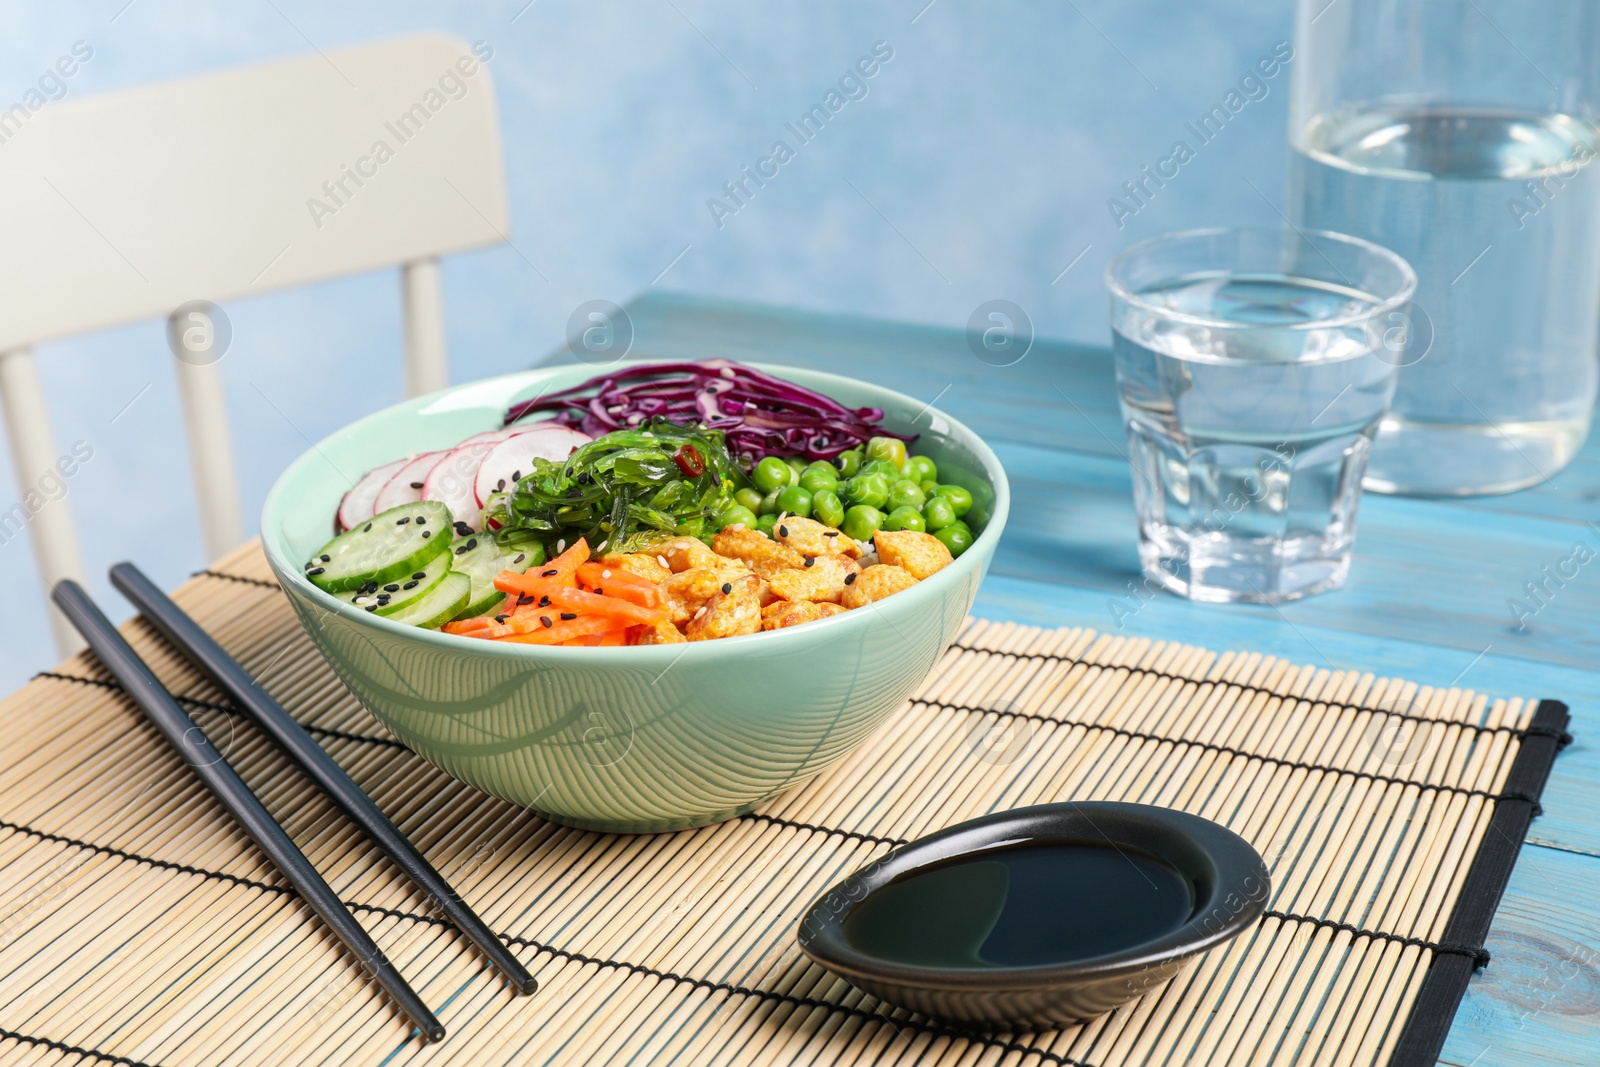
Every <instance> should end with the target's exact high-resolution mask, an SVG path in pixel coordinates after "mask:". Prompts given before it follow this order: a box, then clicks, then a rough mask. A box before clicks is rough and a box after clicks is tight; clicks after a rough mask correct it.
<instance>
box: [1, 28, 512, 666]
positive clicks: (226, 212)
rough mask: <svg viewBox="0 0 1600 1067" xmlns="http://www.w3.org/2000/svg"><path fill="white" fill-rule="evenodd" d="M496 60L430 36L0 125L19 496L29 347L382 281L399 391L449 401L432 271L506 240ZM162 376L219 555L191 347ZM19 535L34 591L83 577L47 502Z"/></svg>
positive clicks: (34, 378)
mask: <svg viewBox="0 0 1600 1067" xmlns="http://www.w3.org/2000/svg"><path fill="white" fill-rule="evenodd" d="M492 58H493V50H492V49H491V48H489V47H488V46H487V45H483V44H481V43H480V44H478V45H468V44H466V43H465V42H462V41H458V40H455V39H453V38H450V37H446V36H443V35H438V34H427V35H422V36H416V37H408V38H403V39H399V40H393V41H385V42H380V43H376V44H368V45H361V46H357V47H353V48H346V49H340V50H336V51H329V52H326V53H322V52H316V53H313V54H310V55H305V56H296V57H294V58H291V59H285V60H277V61H273V62H268V63H260V64H255V65H251V66H246V67H239V68H234V69H230V70H224V71H219V72H215V73H211V74H204V75H199V76H196V77H190V78H183V79H179V80H175V81H169V82H163V83H160V84H155V85H148V86H141V87H139V88H135V89H129V90H126V91H122V92H116V93H108V94H104V95H100V96H88V97H83V98H80V99H72V100H64V101H61V102H60V103H52V102H46V103H44V105H43V106H42V107H40V108H37V109H36V110H33V111H30V110H28V108H27V107H26V106H22V105H19V106H17V107H13V108H12V109H11V110H9V111H0V203H3V204H4V205H5V211H4V212H0V293H4V294H5V296H4V313H3V314H0V401H3V405H4V409H5V415H6V423H7V432H8V435H9V437H10V440H11V446H12V453H13V458H14V460H15V462H16V465H17V473H18V476H19V478H20V479H21V482H22V484H25V485H26V484H33V483H34V482H36V481H37V479H38V477H39V475H40V474H41V473H42V472H43V471H44V470H46V469H47V468H49V467H51V466H52V465H54V463H55V461H56V460H55V457H56V455H57V452H56V449H55V445H54V442H53V439H52V437H51V431H50V427H49V420H48V416H47V415H46V413H45V411H44V408H43V395H42V393H41V392H40V390H39V386H38V375H37V369H36V367H35V366H34V364H33V357H32V353H31V346H32V345H34V344H36V343H38V342H40V341H46V340H51V339H54V338H59V337H64V336H70V335H73V334H78V333H84V332H87V331H90V330H95V329H100V328H103V327H108V326H113V325H117V324H120V323H126V322H130V321H136V320H140V319H146V318H151V317H155V316H170V315H173V314H174V312H175V311H177V310H179V309H180V308H181V309H183V310H184V312H185V314H184V316H183V319H182V321H179V320H178V319H176V318H175V319H174V321H173V322H172V326H173V332H174V333H175V334H176V335H177V336H179V337H182V336H184V334H185V331H187V330H190V328H191V327H192V326H194V325H195V324H196V323H199V325H201V326H202V327H204V326H205V325H206V324H205V323H203V322H201V321H200V320H196V319H194V318H193V311H192V309H191V308H190V307H187V306H186V305H190V304H191V303H192V302H194V301H212V302H218V303H220V302H222V301H225V300H227V299H229V298H230V297H237V296H242V295H247V294H255V293H261V292H267V291H270V290H273V289H282V288H287V287H291V286H297V285H303V284H306V283H309V282H315V281H319V280H322V279H326V278H332V277H336V276H339V275H344V274H352V273H357V272H361V271H368V270H372V269H375V268H379V267H392V266H400V267H401V268H402V272H403V295H404V298H405V315H406V323H405V325H406V356H405V367H406V385H407V391H408V392H409V393H411V394H416V393H420V392H427V391H429V390H432V389H436V388H440V387H442V386H443V385H445V384H446V383H447V379H448V370H447V363H446V358H445V351H444V328H443V309H442V302H441V297H440V289H439V275H438V266H437V259H436V257H438V256H439V255H441V254H444V253H449V252H454V251H459V250H463V249H467V248H473V247H479V246H483V245H488V244H493V243H496V242H499V241H503V240H506V239H507V237H508V234H509V230H510V222H509V213H508V210H507V205H506V192H505V179H504V169H503V166H502V163H501V157H500V136H499V125H498V118H497V114H496V109H495V100H494V92H493V87H492V84H491V82H490V78H489V72H488V69H487V68H488V65H489V63H490V61H491V60H492ZM201 314H202V315H203V314H204V313H203V311H202V312H201ZM203 335H204V329H203V328H202V329H201V331H200V332H199V333H198V334H192V336H195V337H202V338H203ZM177 366H178V371H179V375H178V377H179V385H180V389H181V392H182V397H183V405H184V412H185V420H186V424H187V429H188V434H189V439H190V440H189V451H190V456H191V460H192V463H193V466H194V474H195V480H196V491H197V494H198V496H199V498H200V514H201V518H202V524H203V531H202V532H203V534H204V541H205V545H206V551H207V553H208V555H210V556H211V557H212V558H215V557H216V556H218V555H220V554H221V553H222V552H224V551H226V550H227V549H229V548H231V547H232V546H233V545H234V544H235V543H237V542H238V541H239V540H240V538H241V537H242V529H243V528H242V526H241V524H240V514H239V503H238V490H237V483H236V481H235V475H234V470H233V461H232V448H231V443H230V440H229V436H228V432H227V422H226V415H225V411H226V407H225V405H224V404H223V402H222V392H221V384H220V379H219V377H218V371H217V367H216V365H215V362H214V360H211V359H208V358H206V354H205V351H204V350H203V346H202V350H200V351H198V352H191V353H188V354H186V357H185V358H181V359H179V361H178V364H177ZM46 512H48V513H49V514H48V515H47V514H46ZM5 522H6V517H5V516H4V515H0V524H4V523H5ZM27 525H28V526H29V530H30V533H31V534H32V536H33V540H34V547H35V554H36V556H37V557H38V560H39V569H40V574H41V577H42V578H43V580H44V582H45V584H46V587H47V588H48V587H49V586H50V585H52V584H53V583H54V582H55V581H57V580H59V579H60V578H64V577H78V578H81V577H82V575H81V571H82V564H81V561H80V560H79V558H78V551H77V545H76V536H75V533H74V532H73V528H72V523H71V518H70V514H69V512H68V505H67V503H66V501H65V500H59V501H51V502H49V503H48V504H47V505H46V506H45V508H44V509H43V510H42V511H41V512H40V513H39V514H38V515H34V516H32V519H31V521H30V522H28V523H27ZM52 617H53V621H54V622H55V624H56V632H57V637H58V644H59V645H61V646H62V647H63V649H68V648H72V647H76V639H75V635H72V634H71V632H70V631H69V630H67V629H66V628H65V623H64V620H62V619H60V618H59V617H56V616H54V612H53V609H52Z"/></svg>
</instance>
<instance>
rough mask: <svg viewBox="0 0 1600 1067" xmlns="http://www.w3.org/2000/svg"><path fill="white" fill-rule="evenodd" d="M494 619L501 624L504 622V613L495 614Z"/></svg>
mask: <svg viewBox="0 0 1600 1067" xmlns="http://www.w3.org/2000/svg"><path fill="white" fill-rule="evenodd" d="M494 621H495V622H498V623H501V624H504V623H505V621H506V616H504V615H496V616H495V617H494Z"/></svg>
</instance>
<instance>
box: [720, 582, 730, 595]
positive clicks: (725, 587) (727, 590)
mask: <svg viewBox="0 0 1600 1067" xmlns="http://www.w3.org/2000/svg"><path fill="white" fill-rule="evenodd" d="M731 592H733V583H732V582H723V583H722V595H723V596H727V595H728V594H729V593H731Z"/></svg>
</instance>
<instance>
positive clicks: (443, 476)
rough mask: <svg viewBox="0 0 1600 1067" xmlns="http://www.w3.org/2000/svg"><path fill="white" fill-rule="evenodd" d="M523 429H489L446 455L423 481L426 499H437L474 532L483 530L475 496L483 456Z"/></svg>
mask: <svg viewBox="0 0 1600 1067" xmlns="http://www.w3.org/2000/svg"><path fill="white" fill-rule="evenodd" d="M520 432H521V431H520V430H486V431H484V432H483V433H475V434H473V435H472V436H471V437H469V438H467V439H466V440H465V441H462V442H461V443H460V444H459V445H457V446H456V447H454V448H452V449H451V450H450V451H448V452H446V453H445V454H444V458H443V459H441V460H440V461H439V462H438V464H437V465H436V466H435V467H434V468H433V469H432V470H431V471H429V472H428V476H427V477H426V478H424V479H423V481H422V499H424V500H437V501H439V503H441V504H443V505H444V506H445V507H447V508H449V509H450V515H451V517H452V518H453V519H454V520H455V521H456V522H464V523H466V524H467V525H468V526H470V527H472V528H473V529H474V530H481V529H483V509H482V508H481V507H479V506H478V501H477V498H476V497H474V496H473V493H472V483H473V479H474V478H476V477H477V475H478V465H479V464H481V463H482V462H483V457H484V456H487V455H488V454H489V453H490V452H492V451H494V446H495V445H497V444H499V443H500V442H501V441H504V440H505V439H506V438H508V437H513V436H515V435H516V434H518V433H520Z"/></svg>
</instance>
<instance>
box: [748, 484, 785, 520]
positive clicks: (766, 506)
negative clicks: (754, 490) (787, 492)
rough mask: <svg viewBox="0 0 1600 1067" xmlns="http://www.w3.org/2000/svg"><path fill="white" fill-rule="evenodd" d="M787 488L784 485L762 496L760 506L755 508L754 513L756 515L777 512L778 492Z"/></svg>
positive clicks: (774, 513)
mask: <svg viewBox="0 0 1600 1067" xmlns="http://www.w3.org/2000/svg"><path fill="white" fill-rule="evenodd" d="M787 488H789V487H788V486H787V485H786V486H784V487H783V489H774V490H773V491H772V492H770V493H768V494H767V495H766V496H764V497H762V498H761V506H760V507H759V508H756V513H757V514H758V515H776V514H777V513H778V494H779V493H781V492H783V490H784V489H787Z"/></svg>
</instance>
